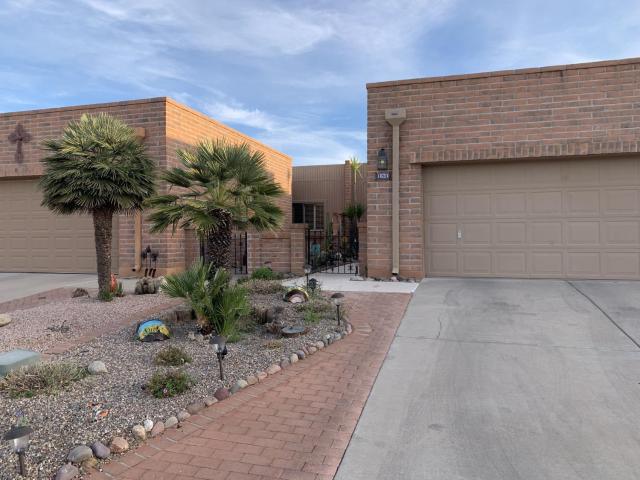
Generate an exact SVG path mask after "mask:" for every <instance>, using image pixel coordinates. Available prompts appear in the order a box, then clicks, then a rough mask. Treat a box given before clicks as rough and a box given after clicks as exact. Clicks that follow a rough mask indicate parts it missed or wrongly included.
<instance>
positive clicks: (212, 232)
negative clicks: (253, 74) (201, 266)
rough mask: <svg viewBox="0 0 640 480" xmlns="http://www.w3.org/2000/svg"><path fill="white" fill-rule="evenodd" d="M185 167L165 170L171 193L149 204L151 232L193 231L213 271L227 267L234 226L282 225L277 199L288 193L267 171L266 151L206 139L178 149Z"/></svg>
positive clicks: (259, 228)
mask: <svg viewBox="0 0 640 480" xmlns="http://www.w3.org/2000/svg"><path fill="white" fill-rule="evenodd" d="M178 158H179V160H180V162H181V164H182V165H181V166H180V167H174V168H172V169H170V170H166V171H165V172H163V174H162V179H163V180H165V181H166V182H167V184H168V185H169V190H168V192H167V193H166V194H163V195H157V196H155V197H153V198H151V199H150V200H149V201H148V205H149V206H150V207H152V208H153V209H154V210H153V212H152V213H151V215H150V216H149V220H150V221H151V223H152V228H151V231H152V232H161V231H164V230H166V229H167V228H169V227H172V228H173V231H174V232H175V231H176V229H177V228H193V229H195V231H196V233H197V234H198V236H199V238H200V239H201V240H204V242H205V245H206V248H205V252H206V253H205V255H206V262H207V263H209V264H210V265H211V266H212V269H211V272H212V273H214V272H215V271H216V269H218V268H220V267H225V266H227V263H228V261H229V254H230V247H231V235H232V230H233V229H234V228H236V229H238V230H246V229H247V228H249V227H253V228H255V229H256V230H272V229H275V228H277V227H278V226H280V224H281V223H282V218H283V214H282V210H281V209H280V208H279V207H278V206H277V205H276V203H275V200H276V199H277V197H279V196H280V195H282V193H283V190H282V188H281V187H280V185H278V184H277V183H276V182H275V181H273V180H272V178H271V175H270V174H269V172H268V171H267V169H266V167H265V162H264V155H263V154H262V152H258V151H251V149H250V148H249V145H247V144H246V143H242V144H232V143H228V142H226V141H225V140H215V141H212V140H204V141H201V142H199V143H198V144H197V145H196V147H195V148H194V149H192V150H185V149H180V150H178Z"/></svg>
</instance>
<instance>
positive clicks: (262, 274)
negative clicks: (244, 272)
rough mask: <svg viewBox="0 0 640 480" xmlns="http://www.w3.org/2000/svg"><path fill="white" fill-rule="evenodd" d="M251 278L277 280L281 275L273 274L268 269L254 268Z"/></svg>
mask: <svg viewBox="0 0 640 480" xmlns="http://www.w3.org/2000/svg"><path fill="white" fill-rule="evenodd" d="M251 278H253V279H257V280H279V279H280V278H281V275H280V274H279V273H276V272H274V271H273V270H271V268H269V267H260V268H256V269H255V270H254V271H253V272H252V273H251Z"/></svg>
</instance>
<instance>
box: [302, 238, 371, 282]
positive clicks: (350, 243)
mask: <svg viewBox="0 0 640 480" xmlns="http://www.w3.org/2000/svg"><path fill="white" fill-rule="evenodd" d="M305 240H306V250H305V251H306V258H305V261H306V263H307V264H309V265H310V266H311V271H312V272H314V273H315V272H322V273H345V274H351V275H357V274H358V232H357V229H355V230H353V229H350V231H347V232H339V233H333V232H326V231H323V230H311V229H307V231H306V234H305Z"/></svg>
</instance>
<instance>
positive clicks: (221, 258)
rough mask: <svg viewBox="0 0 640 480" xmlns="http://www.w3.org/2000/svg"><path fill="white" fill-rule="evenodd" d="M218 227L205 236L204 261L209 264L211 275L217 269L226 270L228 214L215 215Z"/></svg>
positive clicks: (227, 261)
mask: <svg viewBox="0 0 640 480" xmlns="http://www.w3.org/2000/svg"><path fill="white" fill-rule="evenodd" d="M216 216H218V219H219V224H218V227H217V228H216V229H214V230H212V231H211V232H209V233H208V234H207V238H206V242H207V245H206V247H207V248H206V252H205V259H206V261H207V262H208V263H210V264H211V274H214V273H215V271H216V270H217V269H219V268H227V266H228V265H229V256H230V254H231V215H230V214H229V213H228V212H220V213H218V214H216Z"/></svg>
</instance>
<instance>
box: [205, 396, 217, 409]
mask: <svg viewBox="0 0 640 480" xmlns="http://www.w3.org/2000/svg"><path fill="white" fill-rule="evenodd" d="M215 403H218V399H217V398H216V397H206V398H205V399H204V404H205V405H206V406H207V407H210V406H211V405H213V404H215Z"/></svg>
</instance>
